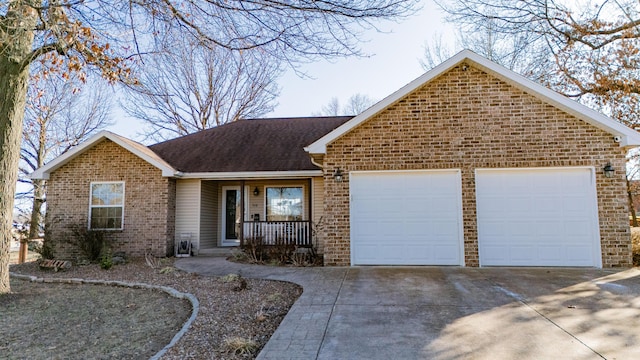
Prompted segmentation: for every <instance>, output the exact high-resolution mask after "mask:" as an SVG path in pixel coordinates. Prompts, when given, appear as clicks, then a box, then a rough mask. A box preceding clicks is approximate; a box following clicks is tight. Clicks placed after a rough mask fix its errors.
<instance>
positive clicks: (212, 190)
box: [32, 50, 640, 267]
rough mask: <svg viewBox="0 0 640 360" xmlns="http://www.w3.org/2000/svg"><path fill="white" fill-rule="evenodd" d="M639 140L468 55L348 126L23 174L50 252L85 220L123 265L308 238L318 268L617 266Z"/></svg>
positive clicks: (106, 148)
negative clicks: (34, 185) (629, 160)
mask: <svg viewBox="0 0 640 360" xmlns="http://www.w3.org/2000/svg"><path fill="white" fill-rule="evenodd" d="M638 145H640V133H638V132H636V131H634V130H632V129H630V128H628V127H626V126H624V125H622V124H620V123H619V122H616V121H614V120H612V119H610V118H608V117H606V116H604V115H602V114H600V113H598V112H596V111H593V110H591V109H589V108H587V107H585V106H583V105H581V104H579V103H577V102H575V101H573V100H570V99H568V98H565V97H563V96H561V95H559V94H558V93H556V92H553V91H551V90H549V89H547V88H545V87H543V86H541V85H539V84H537V83H534V82H532V81H530V80H528V79H526V78H524V77H522V76H520V75H518V74H516V73H514V72H512V71H510V70H508V69H505V68H503V67H501V66H499V65H497V64H495V63H493V62H491V61H489V60H487V59H485V58H483V57H481V56H479V55H477V54H475V53H473V52H471V51H466V50H465V51H462V52H460V53H458V54H457V55H455V56H454V57H452V58H451V59H449V60H447V61H445V62H444V63H442V64H440V65H439V66H437V67H436V68H434V69H432V70H430V71H429V72H427V73H425V74H424V75H422V76H421V77H419V78H417V79H416V80H414V81H412V82H411V83H409V84H407V85H406V86H404V87H403V88H401V89H400V90H398V91H396V92H394V93H393V94H391V95H389V96H388V97H386V98H385V99H383V100H382V101H380V102H378V103H377V104H375V105H373V106H372V107H371V108H369V109H367V110H366V111H364V112H363V113H361V114H359V115H357V116H355V117H312V118H283V119H255V120H240V121H237V122H234V123H231V124H227V125H223V126H219V127H217V128H213V129H209V130H204V131H201V132H198V133H195V134H191V135H187V136H183V137H180V138H177V139H173V140H169V141H166V142H162V143H159V144H155V145H152V146H145V145H142V144H140V143H137V142H135V141H132V140H130V139H127V138H124V137H121V136H118V135H116V134H113V133H110V132H106V131H103V132H100V133H99V134H97V135H95V136H94V137H92V138H91V139H89V140H88V141H86V142H85V143H83V144H81V145H80V146H78V147H76V148H74V149H73V150H71V151H70V152H68V153H66V154H64V155H62V156H60V157H59V158H57V159H55V160H53V161H51V162H50V163H48V164H47V165H46V166H44V167H42V168H40V169H38V170H37V171H35V172H34V173H33V174H32V177H33V178H39V179H46V180H48V182H47V184H48V194H47V219H48V227H47V232H48V236H49V238H50V239H51V240H52V241H53V242H55V243H56V251H57V252H58V255H59V256H60V257H73V256H74V254H73V250H72V249H71V248H68V247H66V246H65V244H64V242H62V241H61V240H62V239H63V238H64V237H65V236H68V230H67V227H68V225H69V224H84V225H85V226H87V227H89V228H92V229H105V230H108V233H109V235H110V237H111V238H112V240H113V242H114V243H113V244H114V250H116V251H117V250H121V251H125V252H128V253H129V254H131V255H142V254H144V253H146V252H150V253H154V254H156V255H171V254H172V253H173V251H174V244H175V242H176V241H178V240H180V239H190V240H191V242H192V244H193V252H194V254H195V255H198V254H206V253H207V252H210V251H213V250H214V249H216V248H218V247H223V246H237V245H238V244H239V243H240V242H241V241H243V240H245V239H250V238H251V239H255V238H256V237H260V238H261V239H264V241H267V242H269V241H272V242H273V241H278V239H280V240H282V239H288V240H290V241H296V242H297V243H298V244H300V245H301V246H309V245H310V244H311V243H312V242H313V241H315V242H316V244H314V245H317V246H318V247H319V250H320V252H321V253H323V255H324V262H325V264H326V265H457V266H585V267H625V266H630V265H631V241H630V231H629V222H628V217H627V214H628V202H627V195H626V182H625V155H626V152H627V150H629V149H630V148H632V147H635V146H638ZM318 223H319V224H318ZM314 224H315V225H316V226H315V230H317V236H313V233H314V231H313V230H314V229H313V228H314Z"/></svg>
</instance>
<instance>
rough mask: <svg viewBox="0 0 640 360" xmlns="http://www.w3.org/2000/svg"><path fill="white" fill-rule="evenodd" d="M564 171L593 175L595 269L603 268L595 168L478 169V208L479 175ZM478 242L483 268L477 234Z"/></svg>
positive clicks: (480, 261) (480, 260)
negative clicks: (583, 171)
mask: <svg viewBox="0 0 640 360" xmlns="http://www.w3.org/2000/svg"><path fill="white" fill-rule="evenodd" d="M532 170H533V171H554V170H556V171H562V170H589V172H590V174H591V185H592V186H591V190H590V192H591V199H593V203H592V204H591V206H592V207H593V209H594V211H593V217H592V219H591V220H592V221H593V224H594V229H593V239H592V244H591V245H592V247H593V248H592V250H593V251H594V256H595V257H596V258H595V259H594V260H595V264H594V265H595V267H597V268H602V241H601V238H600V216H599V206H598V190H597V183H596V168H595V167H593V166H553V167H528V168H477V169H475V170H474V182H475V184H476V185H475V193H476V206H477V203H478V189H477V186H478V185H477V181H476V180H477V178H478V173H479V172H480V173H490V172H505V171H508V172H516V171H532ZM476 210H477V209H476ZM478 215H479V214H478V212H477V211H476V231H478V228H477V227H478V224H479V221H478V219H477V217H478ZM477 241H478V244H477V245H478V261H479V266H480V267H483V266H484V265H483V264H482V256H481V255H480V253H481V252H482V249H481V246H480V236H479V234H477Z"/></svg>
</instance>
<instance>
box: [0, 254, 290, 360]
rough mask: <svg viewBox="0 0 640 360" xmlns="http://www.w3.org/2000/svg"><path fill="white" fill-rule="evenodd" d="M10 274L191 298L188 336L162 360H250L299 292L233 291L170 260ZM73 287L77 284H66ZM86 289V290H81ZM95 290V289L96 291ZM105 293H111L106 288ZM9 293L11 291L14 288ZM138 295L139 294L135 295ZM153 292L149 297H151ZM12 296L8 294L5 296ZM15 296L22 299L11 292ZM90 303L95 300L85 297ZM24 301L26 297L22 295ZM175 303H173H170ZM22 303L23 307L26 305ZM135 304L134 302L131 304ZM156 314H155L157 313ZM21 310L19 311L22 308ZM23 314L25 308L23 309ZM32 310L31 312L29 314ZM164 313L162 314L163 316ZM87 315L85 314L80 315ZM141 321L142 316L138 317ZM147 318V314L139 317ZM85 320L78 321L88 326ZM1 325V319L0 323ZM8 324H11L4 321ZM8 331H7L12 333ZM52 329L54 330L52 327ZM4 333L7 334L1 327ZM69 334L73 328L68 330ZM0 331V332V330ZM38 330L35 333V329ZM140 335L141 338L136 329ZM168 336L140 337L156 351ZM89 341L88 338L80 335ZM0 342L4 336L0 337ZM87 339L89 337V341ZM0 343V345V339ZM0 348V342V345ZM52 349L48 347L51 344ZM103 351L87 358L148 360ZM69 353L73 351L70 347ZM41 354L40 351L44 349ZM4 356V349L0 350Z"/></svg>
mask: <svg viewBox="0 0 640 360" xmlns="http://www.w3.org/2000/svg"><path fill="white" fill-rule="evenodd" d="M11 271H13V272H19V273H24V274H30V275H35V276H38V277H44V276H51V277H63V278H83V279H103V280H121V281H129V282H142V283H147V284H154V285H163V286H169V287H172V288H174V289H176V290H178V291H181V292H187V293H191V294H193V295H195V296H196V297H197V299H198V301H199V302H200V311H199V313H198V316H197V318H196V320H195V321H194V323H193V324H192V326H191V328H190V329H189V331H188V332H187V333H186V334H185V336H183V337H182V338H181V340H180V341H179V342H178V343H177V344H176V346H175V347H173V348H172V349H171V350H170V351H169V352H168V353H167V354H166V355H165V356H163V359H252V358H255V356H256V355H257V354H258V353H259V351H260V350H261V349H262V347H264V345H265V344H266V343H267V341H268V340H269V338H270V337H271V335H272V334H273V332H275V330H276V329H277V327H278V325H279V324H280V322H281V321H282V319H283V318H284V316H285V315H286V314H287V312H288V311H289V308H290V307H291V306H292V305H293V303H294V302H295V300H296V299H297V298H298V297H299V296H300V294H301V293H302V289H301V288H300V287H299V286H297V285H295V284H291V283H285V282H279V281H267V280H254V279H243V280H244V281H245V282H246V286H240V287H238V284H237V282H235V281H225V280H224V279H223V278H218V277H206V276H198V275H195V274H189V273H185V272H182V271H179V270H177V269H175V268H174V267H173V260H165V261H163V262H162V263H161V264H159V266H158V267H157V268H155V269H152V268H151V267H149V266H147V265H146V264H145V263H144V261H143V260H138V261H133V262H130V263H128V264H126V265H117V266H115V267H113V268H112V269H111V270H108V271H105V270H101V269H100V268H99V267H98V266H97V265H89V266H75V267H73V268H71V269H70V270H68V271H65V272H59V273H53V272H43V271H41V270H39V269H38V267H37V265H36V264H35V263H27V264H21V265H13V266H12V267H11ZM25 284H28V286H33V287H38V286H42V285H43V284H32V283H25ZM71 286H72V287H73V286H78V285H71ZM85 286H86V285H85ZM96 287H99V286H96ZM106 289H108V290H109V291H112V290H115V289H114V288H112V287H107V288H106ZM14 290H15V289H14ZM140 291H143V292H144V290H140ZM152 293H153V292H152ZM10 296H14V295H10ZM15 296H17V297H20V296H23V294H22V293H21V292H17V294H16V295H15ZM87 297H88V298H90V299H94V298H95V297H96V295H91V296H87ZM24 298H26V299H29V298H30V296H29V295H27V294H25V295H24ZM174 300H175V299H174ZM28 303H29V302H28V301H26V302H25V304H26V305H25V306H27V305H28ZM136 303H139V301H137V302H136ZM158 309H160V310H158ZM162 309H164V308H163V307H158V306H150V307H147V310H148V312H152V313H153V312H155V313H162V311H164V310H162ZM23 310H24V308H23ZM27 310H28V308H27ZM31 310H32V311H33V310H35V309H31ZM165 313H166V312H165ZM85 315H86V316H90V314H89V313H85ZM140 316H142V314H141V315H140ZM145 316H147V315H145ZM167 316H169V317H174V318H179V322H180V326H181V325H182V322H183V321H184V320H185V318H181V317H180V316H179V315H177V314H176V315H167ZM2 317H3V318H4V317H5V316H4V314H3V316H2ZM89 319H90V317H89V318H88V319H86V320H83V321H89ZM3 320H4V319H3ZM6 321H7V322H8V323H12V321H15V319H14V320H6ZM12 328H13V326H9V327H8V329H12ZM54 328H55V326H54ZM4 329H7V328H6V327H5V328H4ZM72 330H73V329H72ZM0 331H2V330H0ZM38 331H39V330H38ZM141 331H142V333H147V332H145V330H141ZM50 332H52V333H57V334H58V335H57V338H58V341H59V342H60V344H61V345H60V346H62V344H65V343H67V341H68V340H67V337H66V334H64V333H63V332H60V331H57V332H56V331H55V330H53V331H50ZM167 332H169V334H167V335H169V337H168V338H169V340H166V336H165V337H164V338H162V339H160V338H159V337H158V338H157V339H156V338H155V336H153V338H152V336H148V337H147V338H146V340H147V341H149V342H155V343H158V344H160V343H161V344H162V346H160V347H159V348H157V349H156V351H159V350H160V349H161V348H162V347H164V346H165V345H166V344H168V343H169V341H170V339H171V338H172V337H173V336H174V335H175V333H176V332H177V330H175V331H174V330H171V331H167ZM84 335H85V336H89V335H90V333H85V334H84ZM3 337H4V336H3ZM89 337H90V336H89ZM230 338H242V339H246V340H250V341H253V342H255V343H256V346H255V347H251V351H238V350H237V349H234V348H233V347H230V346H229V345H228V343H229V342H228V341H227V342H226V343H225V340H227V339H230ZM0 341H2V340H0ZM0 344H2V343H0ZM52 346H53V345H52ZM105 347H106V346H104V347H103V346H102V345H95V346H89V348H90V349H91V348H92V349H94V351H91V356H89V357H90V358H145V359H146V358H149V356H147V355H141V354H140V355H139V354H137V353H135V352H134V353H127V354H124V355H123V356H104V357H101V354H99V353H98V352H97V350H98V349H101V348H105ZM74 348H75V346H74ZM45 350H46V349H45ZM0 352H2V353H4V350H2V351H0ZM54 355H56V354H55V353H52V352H48V353H43V354H40V356H39V357H38V356H36V357H29V358H34V359H38V358H52V356H54ZM60 358H65V359H81V358H87V356H78V355H76V354H75V353H70V354H64V355H61V356H60Z"/></svg>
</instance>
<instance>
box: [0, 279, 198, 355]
mask: <svg viewBox="0 0 640 360" xmlns="http://www.w3.org/2000/svg"><path fill="white" fill-rule="evenodd" d="M9 276H11V277H13V278H16V279H19V280H26V281H30V282H35V283H58V284H78V285H80V284H88V285H107V286H120V287H128V288H133V289H145V290H160V291H162V292H164V293H166V294H169V295H170V296H172V297H174V298H176V299H187V300H189V301H190V302H191V309H192V311H191V316H190V317H189V319H187V321H185V323H184V324H183V325H182V328H181V329H180V331H178V332H177V333H176V334H175V335H174V336H173V338H172V339H171V342H169V344H167V346H165V347H164V348H162V349H161V350H160V351H158V352H157V353H156V354H155V355H153V356H152V357H151V360H158V359H160V357H162V355H164V354H165V353H166V352H167V351H169V349H171V348H172V347H173V346H175V344H176V343H177V342H178V340H180V338H182V336H184V334H186V333H187V331H188V330H189V327H191V324H192V323H193V322H194V321H195V319H196V317H197V316H198V311H199V308H200V302H199V301H198V299H197V298H196V297H195V296H194V295H193V294H190V293H183V292H180V291H178V290H176V289H174V288H171V287H168V286H160V285H150V284H145V283H130V282H125V281H117V280H87V279H78V278H69V279H63V278H40V277H37V276H32V275H24V274H18V273H13V272H9Z"/></svg>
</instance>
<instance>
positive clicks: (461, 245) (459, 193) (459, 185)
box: [349, 169, 465, 267]
mask: <svg viewBox="0 0 640 360" xmlns="http://www.w3.org/2000/svg"><path fill="white" fill-rule="evenodd" d="M390 173H391V174H402V173H423V174H424V173H455V175H456V180H457V192H456V202H457V206H458V219H457V220H458V257H459V261H460V262H459V264H458V265H459V266H461V267H464V266H465V257H464V222H463V220H464V219H463V216H462V212H463V207H462V170H461V169H417V170H359V171H350V172H349V180H351V176H352V175H356V176H358V175H369V174H390ZM352 198H353V195H352V189H351V186H349V219H353V215H352V208H351V199H352ZM349 233H350V234H353V231H351V220H349ZM350 236H351V235H350ZM353 246H354V245H353V239H352V238H351V237H350V238H349V252H350V261H351V266H354V251H353V250H354V249H353Z"/></svg>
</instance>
